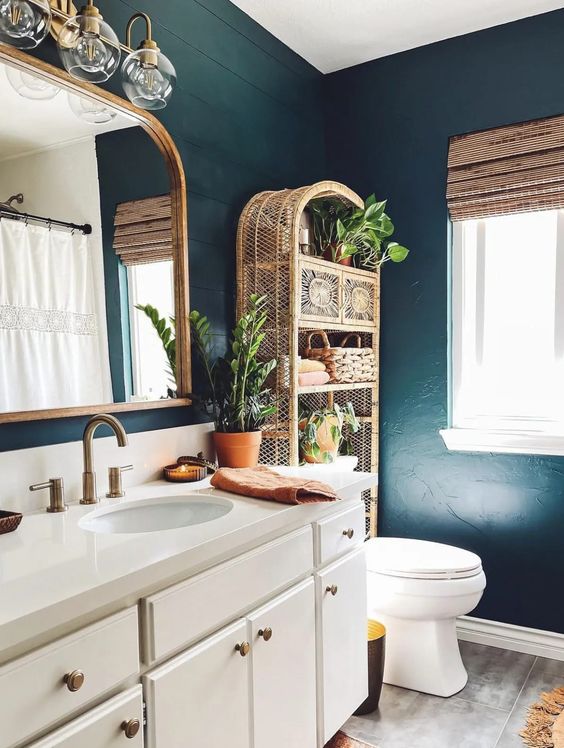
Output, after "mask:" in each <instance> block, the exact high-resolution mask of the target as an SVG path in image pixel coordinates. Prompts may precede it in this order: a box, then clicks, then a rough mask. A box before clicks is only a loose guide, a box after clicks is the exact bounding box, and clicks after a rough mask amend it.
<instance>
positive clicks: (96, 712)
mask: <svg viewBox="0 0 564 748" xmlns="http://www.w3.org/2000/svg"><path fill="white" fill-rule="evenodd" d="M136 730H137V732H136ZM126 731H127V732H126ZM125 739H129V740H130V741H131V742H130V743H127V746H128V748H143V690H142V688H141V686H135V688H131V689H130V690H129V691H125V692H124V693H120V694H119V695H118V696H114V698H113V699H109V701H105V702H104V703H103V704H101V705H100V706H97V707H96V708H95V709H91V710H90V711H89V712H86V714H83V715H82V716H81V717H78V718H77V719H75V720H73V721H72V722H70V723H69V724H68V725H65V726H64V727H61V729H60V730H56V731H55V732H52V733H50V734H49V735H47V737H46V738H43V740H39V741H38V742H37V743H32V744H31V745H30V746H28V748H77V746H80V748H102V747H103V748H119V746H123V745H124V741H125Z"/></svg>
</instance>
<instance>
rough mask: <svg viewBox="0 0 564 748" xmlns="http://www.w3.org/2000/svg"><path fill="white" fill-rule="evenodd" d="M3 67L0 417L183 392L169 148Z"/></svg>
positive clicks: (122, 120)
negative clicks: (163, 150)
mask: <svg viewBox="0 0 564 748" xmlns="http://www.w3.org/2000/svg"><path fill="white" fill-rule="evenodd" d="M0 68H1V69H0V96H1V100H2V105H3V106H2V110H3V116H2V120H1V124H0V413H6V412H13V411H37V410H44V409H61V408H71V407H84V406H94V405H103V404H110V403H121V402H143V401H153V400H162V399H168V398H174V397H176V381H175V369H176V351H175V340H174V339H175V330H174V316H175V311H174V310H175V299H174V286H175V284H174V273H173V261H172V258H173V244H172V231H171V200H170V194H169V182H168V175H167V170H166V166H165V164H164V161H163V159H162V156H161V154H160V153H159V151H158V149H157V148H156V146H155V144H154V143H153V141H152V140H151V138H150V137H149V136H148V135H147V134H146V133H145V132H144V131H143V130H142V129H141V128H140V127H139V126H138V125H137V124H136V122H135V120H134V119H132V118H131V119H130V118H128V117H126V116H124V115H122V114H121V113H118V112H117V111H115V110H112V109H111V108H109V107H108V106H107V105H106V104H101V103H99V102H97V101H95V100H93V99H89V98H86V97H81V96H77V95H75V94H70V93H68V92H67V91H65V90H62V89H60V88H59V87H57V86H56V85H53V83H52V82H50V81H47V80H45V79H42V78H41V76H40V75H30V74H29V73H27V72H23V71H22V70H20V69H18V68H16V67H10V66H7V65H0Z"/></svg>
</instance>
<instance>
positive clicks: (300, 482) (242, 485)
mask: <svg viewBox="0 0 564 748" xmlns="http://www.w3.org/2000/svg"><path fill="white" fill-rule="evenodd" d="M211 484H212V486H214V487H215V488H220V489H221V490H222V491H231V493H238V494H241V495H242V496H250V497H251V498H253V499H267V500H269V501H279V502H280V503H281V504H310V503H313V502H316V501H336V500H337V499H338V496H337V494H336V493H335V491H334V490H333V489H332V488H331V486H328V485H327V484H326V483H322V482H321V481H318V480H307V478H289V477H287V476H285V475H280V474H279V473H276V472H274V470H270V468H267V467H263V466H262V465H259V466H258V467H256V468H219V470H218V471H217V472H215V473H214V474H213V476H212V479H211Z"/></svg>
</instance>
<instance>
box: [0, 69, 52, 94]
mask: <svg viewBox="0 0 564 748" xmlns="http://www.w3.org/2000/svg"><path fill="white" fill-rule="evenodd" d="M6 77H7V78H8V82H9V84H10V85H11V86H12V88H13V89H14V91H16V92H17V93H18V94H19V95H20V96H23V98H24V99H44V100H46V99H54V98H55V96H56V95H57V94H58V93H59V91H60V90H61V89H60V88H59V87H58V86H54V85H53V84H52V83H50V82H49V81H47V80H45V79H44V78H39V77H38V76H36V75H31V73H27V72H26V71H25V70H20V69H19V68H14V67H11V66H10V65H7V66H6Z"/></svg>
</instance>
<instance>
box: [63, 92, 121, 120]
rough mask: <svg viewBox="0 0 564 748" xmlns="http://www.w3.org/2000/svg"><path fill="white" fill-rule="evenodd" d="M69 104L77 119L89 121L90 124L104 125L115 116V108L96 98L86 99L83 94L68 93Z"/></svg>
mask: <svg viewBox="0 0 564 748" xmlns="http://www.w3.org/2000/svg"><path fill="white" fill-rule="evenodd" d="M69 106H70V108H71V110H72V112H73V114H75V115H76V116H77V117H78V119H80V120H82V121H83V122H89V123H90V124H91V125H104V124H106V123H107V122H111V121H112V120H113V119H114V118H115V117H116V116H117V112H116V111H115V110H113V109H110V108H109V107H107V106H106V105H105V104H102V103H101V102H99V101H96V99H88V98H86V97H85V96H73V94H69Z"/></svg>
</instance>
